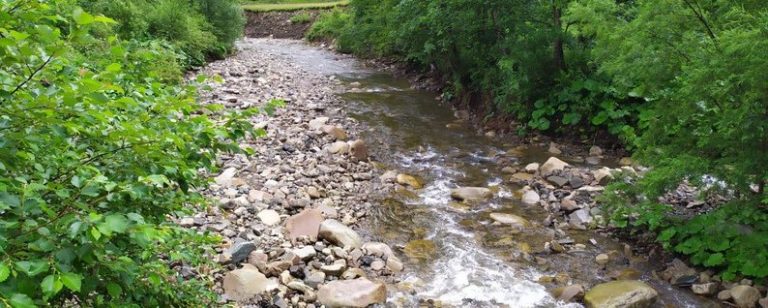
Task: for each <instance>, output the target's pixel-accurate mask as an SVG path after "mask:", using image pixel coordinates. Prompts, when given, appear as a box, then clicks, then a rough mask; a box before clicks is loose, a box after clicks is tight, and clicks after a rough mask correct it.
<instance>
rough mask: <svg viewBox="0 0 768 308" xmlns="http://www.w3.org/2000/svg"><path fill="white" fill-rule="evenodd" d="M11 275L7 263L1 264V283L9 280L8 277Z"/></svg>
mask: <svg viewBox="0 0 768 308" xmlns="http://www.w3.org/2000/svg"><path fill="white" fill-rule="evenodd" d="M10 275H11V268H10V267H8V265H7V264H5V263H0V282H3V281H5V280H6V279H8V276H10Z"/></svg>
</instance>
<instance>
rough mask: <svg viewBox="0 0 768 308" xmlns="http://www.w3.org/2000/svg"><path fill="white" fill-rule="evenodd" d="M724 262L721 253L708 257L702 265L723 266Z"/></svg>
mask: <svg viewBox="0 0 768 308" xmlns="http://www.w3.org/2000/svg"><path fill="white" fill-rule="evenodd" d="M724 262H725V257H724V256H723V254H722V253H719V252H718V253H715V254H711V255H709V258H707V260H706V261H704V265H705V266H717V265H721V264H723V263H724Z"/></svg>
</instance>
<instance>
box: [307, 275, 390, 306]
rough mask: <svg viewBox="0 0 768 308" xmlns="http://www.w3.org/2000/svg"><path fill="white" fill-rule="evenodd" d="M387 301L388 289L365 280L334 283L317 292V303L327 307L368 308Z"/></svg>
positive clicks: (321, 287) (337, 281)
mask: <svg viewBox="0 0 768 308" xmlns="http://www.w3.org/2000/svg"><path fill="white" fill-rule="evenodd" d="M386 299H387V287H386V286H385V285H384V284H383V283H380V282H373V281H370V280H368V279H365V278H358V279H354V280H336V281H332V282H329V283H327V284H325V285H321V286H320V290H319V291H318V292H317V301H318V302H319V303H321V304H323V305H325V306H327V307H368V306H369V305H372V304H376V303H383V302H384V301H385V300H386Z"/></svg>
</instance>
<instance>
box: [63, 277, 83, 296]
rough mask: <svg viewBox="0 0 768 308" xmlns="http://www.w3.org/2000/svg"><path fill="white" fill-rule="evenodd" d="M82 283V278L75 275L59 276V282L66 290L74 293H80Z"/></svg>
mask: <svg viewBox="0 0 768 308" xmlns="http://www.w3.org/2000/svg"><path fill="white" fill-rule="evenodd" d="M82 281H83V276H81V275H80V274H75V273H64V274H62V275H61V282H62V283H64V286H65V287H67V289H70V290H72V291H74V292H80V286H81V283H82Z"/></svg>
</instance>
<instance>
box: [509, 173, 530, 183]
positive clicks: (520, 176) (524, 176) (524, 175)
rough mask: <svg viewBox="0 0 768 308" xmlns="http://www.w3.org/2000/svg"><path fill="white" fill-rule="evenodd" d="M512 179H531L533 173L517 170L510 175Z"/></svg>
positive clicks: (523, 180)
mask: <svg viewBox="0 0 768 308" xmlns="http://www.w3.org/2000/svg"><path fill="white" fill-rule="evenodd" d="M512 180H513V181H520V182H525V181H530V180H533V174H530V173H524V172H518V173H515V174H513V175H512Z"/></svg>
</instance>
